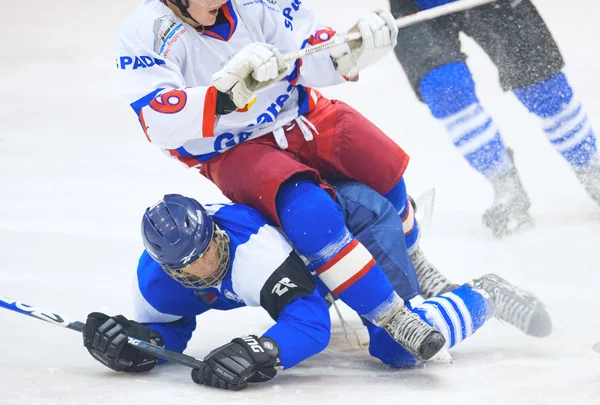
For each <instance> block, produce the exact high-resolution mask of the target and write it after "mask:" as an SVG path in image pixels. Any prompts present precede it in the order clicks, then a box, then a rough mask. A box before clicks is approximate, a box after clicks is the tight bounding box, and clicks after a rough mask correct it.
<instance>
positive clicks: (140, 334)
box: [83, 312, 163, 373]
mask: <svg viewBox="0 0 600 405" xmlns="http://www.w3.org/2000/svg"><path fill="white" fill-rule="evenodd" d="M127 336H131V337H134V338H136V339H139V340H143V341H145V342H150V341H152V343H156V344H157V345H159V346H162V342H163V339H162V336H161V334H160V333H158V332H156V331H155V330H152V329H150V328H148V327H147V326H144V325H142V324H139V323H137V322H134V321H130V320H128V319H127V318H125V317H124V316H122V315H117V316H113V317H110V316H108V315H105V314H101V313H99V312H92V313H91V314H89V315H88V318H87V321H86V323H85V327H84V329H83V345H84V346H85V347H86V348H87V349H88V351H89V352H90V354H91V355H92V356H93V357H94V358H95V359H96V360H98V361H99V362H100V363H102V364H104V365H105V366H106V367H108V368H111V369H113V370H115V371H125V372H132V373H141V372H144V371H150V370H152V369H153V368H154V366H155V365H156V361H157V358H156V357H155V356H152V355H149V354H146V353H144V352H142V351H140V350H139V349H137V348H136V347H134V346H131V345H128V344H127Z"/></svg>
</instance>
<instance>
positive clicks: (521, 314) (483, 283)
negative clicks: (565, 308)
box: [469, 274, 552, 337]
mask: <svg viewBox="0 0 600 405" xmlns="http://www.w3.org/2000/svg"><path fill="white" fill-rule="evenodd" d="M469 285H470V286H471V288H473V289H477V290H482V291H484V292H486V293H487V294H488V295H489V296H490V297H491V301H492V305H493V306H494V317H496V318H497V319H499V320H501V321H504V322H507V323H510V324H511V325H513V326H515V327H517V328H519V329H520V330H521V331H523V332H524V333H525V334H527V335H530V336H535V337H546V336H548V335H550V333H552V320H551V319H550V315H548V312H546V309H545V308H544V306H543V305H542V303H541V302H540V301H539V300H538V299H537V298H536V297H534V296H533V295H532V294H530V293H527V292H525V291H523V290H521V289H520V288H518V287H516V286H514V285H512V284H511V283H509V282H508V281H506V280H504V279H503V278H501V277H499V276H497V275H495V274H487V275H485V276H482V277H480V278H476V279H474V280H473V281H471V282H470V283H469Z"/></svg>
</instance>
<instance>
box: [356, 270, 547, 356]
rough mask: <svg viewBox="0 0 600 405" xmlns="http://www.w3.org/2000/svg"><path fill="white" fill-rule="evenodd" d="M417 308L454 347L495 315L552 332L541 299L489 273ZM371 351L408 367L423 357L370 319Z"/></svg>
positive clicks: (529, 329)
mask: <svg viewBox="0 0 600 405" xmlns="http://www.w3.org/2000/svg"><path fill="white" fill-rule="evenodd" d="M413 311H414V312H415V313H417V314H419V316H420V317H421V319H423V320H425V321H426V322H428V323H429V324H430V325H432V326H433V327H435V328H436V329H438V330H439V331H440V332H441V333H442V334H443V335H444V337H445V338H446V342H447V344H448V348H452V347H454V346H455V345H457V344H458V343H460V342H462V341H464V340H465V339H467V338H468V337H469V336H471V335H473V334H474V333H475V332H476V331H477V330H479V329H480V328H481V327H482V326H483V325H484V324H485V323H486V322H487V321H488V320H489V319H491V318H492V317H495V318H497V319H499V320H501V321H504V322H507V323H509V324H511V325H513V326H515V327H517V328H519V329H520V330H521V331H523V332H524V333H526V334H527V335H529V336H534V337H546V336H548V335H549V334H550V333H551V332H552V322H551V320H550V316H549V315H548V313H547V312H546V310H545V309H544V307H543V306H542V305H541V303H540V302H539V301H538V300H537V299H536V298H535V297H534V296H533V295H531V294H529V293H526V292H524V291H522V290H520V289H519V288H517V287H515V286H514V285H512V284H510V283H508V282H507V281H506V280H504V279H502V278H500V277H498V276H496V275H491V274H490V275H486V276H483V277H481V278H478V279H475V280H473V281H471V282H470V283H468V284H465V285H463V286H460V287H458V288H456V289H454V290H452V291H450V292H448V293H445V294H441V295H438V296H436V297H433V298H430V299H428V300H426V301H423V302H422V303H421V304H419V305H416V306H415V307H414V308H413ZM366 325H367V329H368V331H369V337H370V342H369V353H370V354H371V355H372V356H373V357H376V358H378V359H380V360H381V361H382V362H383V363H385V364H387V365H390V366H392V367H397V368H407V367H412V366H414V365H416V364H419V361H418V360H417V359H415V358H414V357H413V356H411V355H410V354H409V353H408V352H407V351H406V350H404V349H403V348H402V347H400V346H399V345H397V344H395V342H393V341H392V340H391V339H390V338H389V337H388V336H387V334H385V333H382V331H381V330H380V328H377V327H376V326H374V325H370V324H368V323H366Z"/></svg>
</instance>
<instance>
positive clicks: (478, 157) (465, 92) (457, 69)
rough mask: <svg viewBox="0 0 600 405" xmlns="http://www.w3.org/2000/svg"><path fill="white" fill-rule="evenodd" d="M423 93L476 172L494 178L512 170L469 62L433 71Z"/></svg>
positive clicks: (435, 114)
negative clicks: (481, 98) (472, 74)
mask: <svg viewBox="0 0 600 405" xmlns="http://www.w3.org/2000/svg"><path fill="white" fill-rule="evenodd" d="M420 90H421V95H422V97H423V100H424V101H425V103H427V105H428V106H429V109H430V110H431V113H432V114H433V116H434V117H435V118H437V119H439V120H441V121H442V122H443V123H444V125H445V126H446V130H447V131H448V134H449V135H450V138H451V140H452V142H453V143H454V146H456V147H457V148H458V150H459V151H460V152H461V153H462V154H463V156H464V157H465V158H466V159H467V161H468V162H469V164H470V165H471V166H472V167H473V168H475V170H477V171H478V172H480V173H481V174H483V175H484V176H486V177H487V178H490V179H491V178H495V177H498V176H501V175H503V174H505V173H507V172H508V171H509V170H510V169H511V168H512V167H513V164H512V160H511V159H510V156H509V155H508V151H507V150H506V146H505V145H504V142H503V141H502V138H501V137H500V131H499V130H498V128H497V127H496V124H495V123H494V120H493V119H492V117H490V115H489V114H488V113H487V112H486V111H485V110H484V108H483V107H482V106H481V104H480V103H479V99H478V98H477V95H476V94H475V82H474V81H473V77H472V76H471V72H470V71H469V68H468V67H467V65H466V63H464V62H455V63H451V64H448V65H444V66H441V67H439V68H437V69H435V70H433V71H432V72H430V73H429V74H428V75H427V76H425V77H424V78H423V80H422V81H421V87H420Z"/></svg>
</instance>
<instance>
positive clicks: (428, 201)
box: [415, 188, 435, 237]
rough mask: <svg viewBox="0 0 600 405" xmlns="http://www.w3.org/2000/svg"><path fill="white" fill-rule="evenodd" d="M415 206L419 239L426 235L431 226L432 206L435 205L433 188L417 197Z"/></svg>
mask: <svg viewBox="0 0 600 405" xmlns="http://www.w3.org/2000/svg"><path fill="white" fill-rule="evenodd" d="M415 204H416V205H417V209H416V211H415V217H416V219H417V223H418V224H419V232H420V234H421V237H423V235H425V234H427V232H428V231H429V227H430V226H431V219H432V217H433V206H434V205H435V188H430V189H429V190H427V191H425V192H424V193H423V194H421V195H420V196H418V197H417V199H416V201H415Z"/></svg>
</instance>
